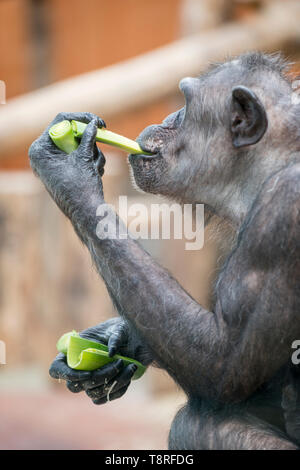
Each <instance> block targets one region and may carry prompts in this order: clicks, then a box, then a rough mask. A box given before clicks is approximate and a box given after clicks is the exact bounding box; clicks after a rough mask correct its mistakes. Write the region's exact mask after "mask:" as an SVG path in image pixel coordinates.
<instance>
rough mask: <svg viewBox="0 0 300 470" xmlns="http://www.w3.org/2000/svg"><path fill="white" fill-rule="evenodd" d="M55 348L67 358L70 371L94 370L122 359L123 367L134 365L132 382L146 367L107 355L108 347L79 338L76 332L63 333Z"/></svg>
mask: <svg viewBox="0 0 300 470" xmlns="http://www.w3.org/2000/svg"><path fill="white" fill-rule="evenodd" d="M56 347H57V349H58V351H59V352H63V353H64V354H66V356H67V363H68V366H69V367H71V369H76V370H95V369H99V368H100V367H102V366H104V365H105V364H108V363H110V362H114V361H117V360H118V359H122V360H123V361H124V363H125V365H128V364H132V363H133V364H135V365H136V366H137V370H136V372H135V374H134V376H133V380H135V379H139V378H140V377H141V376H142V375H143V374H144V372H145V370H146V367H145V366H143V364H141V363H140V362H138V361H136V360H135V359H130V358H129V357H124V356H120V355H119V354H115V355H114V356H112V357H109V355H108V347H107V346H106V345H105V344H101V343H98V342H96V341H91V340H88V339H85V338H81V336H79V334H78V333H77V332H76V331H74V330H73V331H71V332H70V333H65V334H64V335H63V336H62V337H61V338H60V339H59V340H58V342H57V344H56Z"/></svg>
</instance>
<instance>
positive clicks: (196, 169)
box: [129, 53, 291, 207]
mask: <svg viewBox="0 0 300 470" xmlns="http://www.w3.org/2000/svg"><path fill="white" fill-rule="evenodd" d="M179 87H180V89H181V91H182V92H183V94H184V97H185V106H184V107H183V108H182V109H180V110H179V111H176V112H175V113H173V114H171V115H169V116H168V117H167V118H166V119H165V120H164V121H163V122H162V124H159V125H152V126H149V127H147V128H146V129H145V130H144V131H143V132H142V133H141V134H140V135H139V137H138V139H137V141H138V142H139V144H140V145H141V147H142V148H143V149H144V150H145V151H147V152H152V153H153V155H152V156H146V155H145V156H144V155H130V157H129V162H130V165H131V169H132V173H133V177H134V180H135V183H136V185H137V186H138V187H139V188H140V189H141V190H143V191H146V192H151V193H156V194H162V195H166V196H169V197H171V198H174V199H176V200H179V201H181V202H203V203H207V204H209V205H210V206H212V207H214V206H218V205H219V204H221V203H222V201H225V200H226V198H228V197H229V195H230V197H232V195H233V193H234V192H235V193H236V194H235V196H236V198H241V200H242V199H243V198H247V197H248V196H247V192H249V191H248V189H247V185H248V183H246V182H247V181H248V180H251V179H252V180H255V181H254V183H255V184H257V183H258V181H259V180H258V179H257V178H258V175H260V174H261V175H264V172H265V170H263V168H265V167H267V166H268V165H267V163H266V158H265V160H264V161H262V159H260V158H258V157H257V155H258V154H259V153H261V152H263V150H264V149H266V148H267V147H268V131H269V129H268V113H267V109H270V110H272V109H273V108H272V107H274V103H276V100H277V98H278V96H280V92H282V94H283V95H286V94H287V92H288V93H290V89H291V87H290V84H289V83H287V80H286V79H285V78H284V77H283V75H282V73H281V69H280V61H279V59H278V58H274V57H272V56H266V55H263V54H258V53H256V54H255V53H253V54H252V55H251V54H247V55H245V56H241V57H240V58H238V59H236V60H232V61H229V62H227V63H224V64H221V65H218V66H216V67H214V68H213V69H211V70H209V71H208V72H207V73H205V74H203V75H202V76H200V77H198V78H185V79H183V80H182V81H181V82H180V85H179ZM268 87H269V88H268ZM266 90H269V91H267V92H266ZM278 94H279V95H278ZM271 114H272V113H271ZM271 141H272V139H270V142H271ZM269 166H270V167H271V166H272V163H271V162H270V165H269ZM264 176H265V175H264ZM262 177H263V176H262ZM249 184H250V186H251V187H253V181H252V182H251V181H250V183H249ZM243 188H245V190H244V193H243ZM256 192H257V191H256Z"/></svg>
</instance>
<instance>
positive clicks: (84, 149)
mask: <svg viewBox="0 0 300 470" xmlns="http://www.w3.org/2000/svg"><path fill="white" fill-rule="evenodd" d="M97 130H98V128H97V119H93V120H92V121H91V122H90V123H89V124H88V125H87V127H86V129H85V131H84V133H83V135H82V138H81V142H80V146H79V149H80V156H83V158H85V159H86V160H92V159H93V158H94V157H95V156H96V155H98V149H97V146H96V134H97Z"/></svg>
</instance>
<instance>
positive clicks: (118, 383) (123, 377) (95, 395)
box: [86, 364, 137, 401]
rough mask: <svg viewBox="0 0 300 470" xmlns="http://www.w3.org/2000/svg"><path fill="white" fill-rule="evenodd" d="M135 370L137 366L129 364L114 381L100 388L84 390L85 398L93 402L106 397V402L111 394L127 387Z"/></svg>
mask: <svg viewBox="0 0 300 470" xmlns="http://www.w3.org/2000/svg"><path fill="white" fill-rule="evenodd" d="M136 369H137V366H136V365H135V364H129V365H128V366H127V367H125V368H124V369H123V370H122V372H120V374H119V375H118V376H116V377H114V379H112V380H111V381H107V382H106V383H104V386H103V385H102V386H100V387H95V388H91V389H89V390H86V394H87V396H88V397H90V398H91V399H92V400H93V401H94V400H98V399H101V398H102V397H103V396H106V397H107V400H108V399H109V397H110V395H111V394H112V393H116V392H117V391H118V390H120V389H121V388H124V387H125V386H127V387H128V385H129V384H130V382H131V379H132V377H133V374H134V373H135V371H136Z"/></svg>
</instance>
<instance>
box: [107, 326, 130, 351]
mask: <svg viewBox="0 0 300 470" xmlns="http://www.w3.org/2000/svg"><path fill="white" fill-rule="evenodd" d="M126 339H127V331H126V329H125V327H124V324H123V323H122V324H120V325H118V326H117V327H116V328H114V329H113V330H112V332H111V335H110V337H109V340H108V344H107V346H108V354H109V356H110V357H112V356H114V355H115V354H116V353H117V352H119V348H120V347H121V345H122V344H123V343H124V342H125V340H126Z"/></svg>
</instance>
